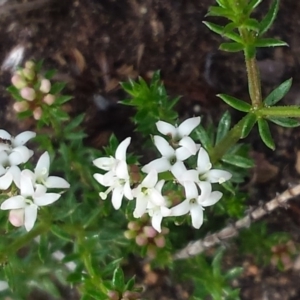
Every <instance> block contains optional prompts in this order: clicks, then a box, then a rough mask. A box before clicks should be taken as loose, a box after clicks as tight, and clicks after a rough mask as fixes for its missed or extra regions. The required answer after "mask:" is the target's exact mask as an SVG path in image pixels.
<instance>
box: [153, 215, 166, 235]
mask: <svg viewBox="0 0 300 300" xmlns="http://www.w3.org/2000/svg"><path fill="white" fill-rule="evenodd" d="M162 219H163V216H162V215H161V214H160V213H159V212H155V213H154V214H153V216H152V219H151V224H152V227H153V228H154V229H155V230H156V231H158V232H161V221H162Z"/></svg>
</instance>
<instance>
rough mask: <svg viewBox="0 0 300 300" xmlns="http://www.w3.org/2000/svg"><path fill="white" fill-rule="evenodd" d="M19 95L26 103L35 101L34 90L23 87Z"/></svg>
mask: <svg viewBox="0 0 300 300" xmlns="http://www.w3.org/2000/svg"><path fill="white" fill-rule="evenodd" d="M20 95H21V96H22V98H24V99H25V100H28V101H32V100H34V99H35V96H36V95H35V90H34V89H32V88H30V87H24V88H22V89H21V91H20Z"/></svg>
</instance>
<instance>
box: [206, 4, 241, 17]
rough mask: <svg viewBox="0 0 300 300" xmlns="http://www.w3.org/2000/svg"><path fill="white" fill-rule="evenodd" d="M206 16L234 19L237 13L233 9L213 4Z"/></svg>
mask: <svg viewBox="0 0 300 300" xmlns="http://www.w3.org/2000/svg"><path fill="white" fill-rule="evenodd" d="M206 16H211V17H224V18H227V19H229V20H234V19H235V15H234V13H233V12H232V9H227V8H223V7H219V6H211V7H210V8H209V10H208V13H207V14H206Z"/></svg>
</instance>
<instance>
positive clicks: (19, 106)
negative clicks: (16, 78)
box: [13, 101, 29, 113]
mask: <svg viewBox="0 0 300 300" xmlns="http://www.w3.org/2000/svg"><path fill="white" fill-rule="evenodd" d="M13 108H14V110H15V111H16V112H18V113H20V112H23V111H26V110H28V108H29V105H28V102H27V101H21V102H15V103H14V105H13Z"/></svg>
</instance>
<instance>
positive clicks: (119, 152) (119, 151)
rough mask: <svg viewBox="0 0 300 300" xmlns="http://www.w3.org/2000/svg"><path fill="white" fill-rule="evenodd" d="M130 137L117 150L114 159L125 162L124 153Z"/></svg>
mask: <svg viewBox="0 0 300 300" xmlns="http://www.w3.org/2000/svg"><path fill="white" fill-rule="evenodd" d="M130 141H131V137H128V138H126V139H125V140H124V141H123V142H122V143H121V144H120V145H119V146H118V148H117V150H116V155H115V157H116V159H119V160H126V151H127V148H128V146H129V144H130Z"/></svg>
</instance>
